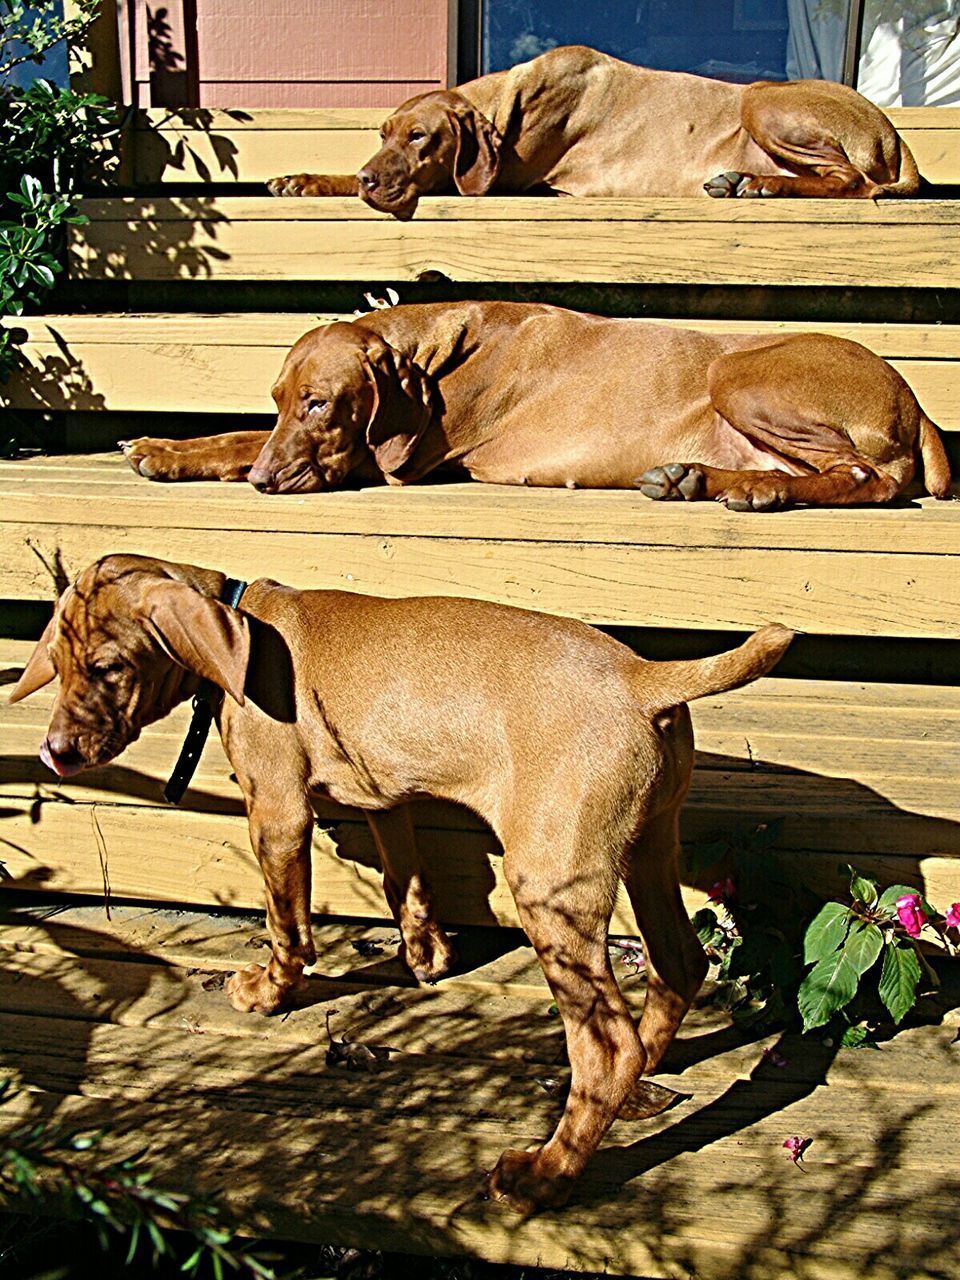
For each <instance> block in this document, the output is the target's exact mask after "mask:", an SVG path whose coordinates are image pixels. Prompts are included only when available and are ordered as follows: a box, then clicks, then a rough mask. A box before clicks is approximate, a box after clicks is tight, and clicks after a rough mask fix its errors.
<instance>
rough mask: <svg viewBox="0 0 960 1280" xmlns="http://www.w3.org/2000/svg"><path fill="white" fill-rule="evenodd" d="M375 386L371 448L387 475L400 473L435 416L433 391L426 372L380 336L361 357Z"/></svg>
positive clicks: (373, 338) (374, 337)
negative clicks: (395, 472)
mask: <svg viewBox="0 0 960 1280" xmlns="http://www.w3.org/2000/svg"><path fill="white" fill-rule="evenodd" d="M361 360H362V361H363V365H364V368H365V369H366V371H367V376H368V377H369V378H370V380H371V382H372V384H373V409H372V411H371V413H370V422H369V424H368V426H367V444H368V446H369V448H370V450H371V452H372V453H373V456H374V458H375V459H376V462H377V466H378V467H379V468H380V470H381V471H382V472H383V473H384V474H385V475H391V474H392V473H393V472H394V471H399V470H400V468H401V467H402V466H404V465H405V464H406V463H408V462H409V461H410V459H411V458H412V457H413V453H414V450H415V449H416V447H417V445H418V444H419V443H420V439H421V437H422V435H423V433H424V431H426V429H427V427H428V426H429V424H430V419H431V418H432V416H433V390H432V388H431V386H430V380H429V378H428V377H427V375H426V374H425V373H424V371H423V370H422V369H421V368H420V367H419V365H416V364H414V363H413V361H412V360H410V359H408V358H407V357H406V356H405V355H403V354H402V352H400V351H397V350H396V349H395V348H394V347H391V346H390V344H389V343H388V342H384V340H383V339H382V338H381V337H379V335H374V334H371V335H370V339H369V341H368V342H367V343H366V344H365V346H364V350H363V352H362V355H361Z"/></svg>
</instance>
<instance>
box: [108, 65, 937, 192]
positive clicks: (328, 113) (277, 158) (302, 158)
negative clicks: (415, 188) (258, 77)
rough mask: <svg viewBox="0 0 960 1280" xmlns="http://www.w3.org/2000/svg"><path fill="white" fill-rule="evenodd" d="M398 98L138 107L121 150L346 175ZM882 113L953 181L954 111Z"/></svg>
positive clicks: (222, 175) (168, 169)
mask: <svg viewBox="0 0 960 1280" xmlns="http://www.w3.org/2000/svg"><path fill="white" fill-rule="evenodd" d="M257 48H258V51H259V46H257ZM298 88H300V86H298ZM382 88H386V84H385V83H384V84H383V86H382ZM382 88H381V90H380V91H381V92H382ZM300 91H301V92H302V88H300ZM403 96H405V95H403V94H402V92H401V90H400V87H399V86H397V95H396V97H395V98H393V99H392V100H390V99H389V98H387V97H385V98H384V99H383V101H384V104H385V105H384V106H382V107H381V106H377V107H372V108H363V107H356V108H351V107H340V108H336V109H324V108H322V107H319V106H318V107H314V108H312V109H306V108H300V109H297V108H296V107H289V108H286V109H283V108H274V109H269V108H259V109H253V110H250V109H247V110H243V111H225V110H222V109H216V108H214V109H212V110H205V111H189V110H182V111H175V112H172V111H163V110H158V109H156V108H154V109H152V110H148V111H141V112H139V113H138V115H137V118H136V125H135V128H134V130H133V132H132V136H130V137H129V138H128V150H132V151H133V152H134V156H135V161H134V163H135V166H136V168H135V172H136V175H137V181H139V182H164V183H170V184H176V183H186V182H194V183H195V182H198V181H199V182H210V183H223V182H227V183H229V182H263V181H265V180H266V179H267V178H271V177H274V176H275V175H276V174H281V173H300V172H303V171H306V172H308V173H352V172H354V171H355V170H356V169H357V168H359V167H360V165H361V164H363V163H364V162H365V161H366V160H368V159H369V158H370V156H372V155H373V153H374V152H375V151H376V150H377V147H378V145H379V140H378V136H377V130H378V129H379V126H380V124H381V122H382V121H383V119H384V118H385V116H386V115H387V114H389V111H390V110H391V109H392V108H393V107H394V106H396V105H398V104H399V103H400V102H401V101H402V97H403ZM233 101H237V102H243V101H244V99H243V98H242V96H238V97H235V98H234V99H233ZM246 105H247V107H248V108H249V107H250V100H249V99H248V100H247V101H246ZM887 115H889V116H890V118H891V120H893V122H894V124H895V125H896V127H897V129H898V130H899V132H900V133H901V135H902V136H903V137H904V139H905V140H906V142H907V143H908V145H909V146H910V148H911V150H912V151H913V153H914V156H915V157H916V160H917V163H918V165H919V166H920V171H921V173H922V174H923V175H924V177H925V178H926V179H927V180H928V181H929V182H933V183H946V184H954V183H957V182H960V109H958V108H951V107H939V108H936V109H924V108H922V107H921V108H916V107H907V108H900V109H891V110H889V111H888V112H887ZM344 166H346V167H344ZM707 176H709V175H707Z"/></svg>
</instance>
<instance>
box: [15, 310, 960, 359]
mask: <svg viewBox="0 0 960 1280" xmlns="http://www.w3.org/2000/svg"><path fill="white" fill-rule="evenodd" d="M351 318H352V314H351V313H347V312H331V311H316V312H308V311H304V312H289V311H279V312H256V311H237V312H221V313H219V314H217V315H206V314H190V313H186V314H184V313H181V312H174V313H164V312H154V313H149V314H130V313H127V312H124V313H122V314H115V313H108V314H99V315H98V314H93V313H79V314H75V315H71V314H61V315H43V316H6V317H2V323H3V325H4V327H6V328H10V329H15V330H19V331H21V332H22V333H25V334H26V335H27V341H28V342H30V343H32V344H33V345H35V346H54V347H56V346H57V345H59V344H61V343H63V342H66V343H68V344H71V343H80V344H83V345H84V346H99V345H106V346H110V347H119V346H134V347H141V346H149V345H151V344H154V343H157V344H162V343H170V344H173V345H181V346H190V345H193V344H200V345H203V346H211V347H273V348H275V349H276V350H278V351H286V350H287V349H288V347H290V346H292V344H293V343H294V342H295V341H296V340H297V339H298V338H299V337H300V336H301V335H302V334H304V333H306V331H307V330H308V329H312V328H314V327H315V326H316V325H319V324H323V323H329V322H332V321H335V320H348V319H351ZM645 318H646V319H649V321H650V323H651V324H664V325H671V326H672V327H674V328H688V329H697V330H700V331H701V332H704V333H738V334H739V333H778V334H779V333H831V334H835V335H836V336H837V337H840V338H850V339H852V340H853V341H854V342H861V343H863V345H864V346H866V347H869V348H870V350H871V351H875V352H876V353H877V355H881V356H885V357H886V358H887V359H891V360H897V359H899V360H903V361H913V360H928V361H933V360H948V361H955V360H958V359H960V325H956V324H898V323H896V322H891V323H889V324H882V323H880V324H877V323H871V324H863V323H854V322H833V323H831V322H829V321H825V320H823V321H821V320H790V321H787V320H724V319H713V320H711V319H685V320H677V319H670V318H663V317H656V316H650V317H645Z"/></svg>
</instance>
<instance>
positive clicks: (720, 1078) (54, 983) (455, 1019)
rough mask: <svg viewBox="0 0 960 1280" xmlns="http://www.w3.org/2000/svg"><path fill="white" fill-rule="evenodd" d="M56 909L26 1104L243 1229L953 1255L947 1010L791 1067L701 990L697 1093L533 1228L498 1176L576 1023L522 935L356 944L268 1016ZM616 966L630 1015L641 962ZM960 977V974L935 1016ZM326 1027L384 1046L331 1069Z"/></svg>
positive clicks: (30, 993)
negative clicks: (214, 1203)
mask: <svg viewBox="0 0 960 1280" xmlns="http://www.w3.org/2000/svg"><path fill="white" fill-rule="evenodd" d="M217 927H218V926H217V925H216V924H215V923H213V922H211V925H210V934H211V936H214V934H215V933H216V928H217ZM39 928H40V930H41V932H46V934H47V937H48V939H49V941H50V943H51V944H55V945H53V946H52V947H51V952H52V953H53V954H52V955H50V956H48V957H47V958H46V959H44V958H43V956H42V955H41V954H40V953H41V951H42V948H38V949H37V950H38V956H39V960H38V962H37V966H36V973H35V976H33V977H32V978H28V979H24V978H22V977H21V978H20V979H19V980H16V982H15V985H13V986H9V987H8V988H7V990H8V992H9V993H12V996H15V999H14V998H12V997H11V998H8V999H5V1000H4V1007H5V1008H8V1009H10V1008H11V1007H15V1008H16V1009H17V1010H19V1011H20V1012H19V1013H9V1012H8V1014H7V1015H5V1016H4V1017H3V1020H2V1022H3V1024H4V1033H3V1035H0V1045H2V1049H0V1062H2V1065H3V1066H4V1067H5V1068H6V1069H7V1070H9V1069H11V1068H12V1069H13V1070H14V1071H15V1072H17V1073H18V1074H19V1076H20V1078H21V1079H22V1080H23V1081H24V1083H26V1084H28V1085H29V1086H30V1088H31V1089H32V1090H35V1091H36V1092H31V1093H30V1094H28V1095H24V1096H25V1097H26V1098H27V1101H28V1104H29V1109H28V1114H30V1115H32V1116H33V1117H34V1118H36V1117H38V1116H43V1117H44V1118H48V1119H50V1118H53V1119H58V1120H62V1121H64V1122H65V1123H68V1124H70V1125H74V1126H78V1127H83V1126H87V1127H90V1126H96V1127H100V1126H102V1125H104V1124H108V1125H109V1126H110V1127H111V1130H112V1135H113V1136H112V1137H111V1154H113V1153H114V1152H115V1151H129V1150H133V1149H138V1148H139V1147H141V1146H142V1145H143V1144H144V1142H145V1141H146V1142H149V1144H150V1161H151V1165H152V1166H153V1167H154V1168H155V1169H156V1180H157V1183H158V1185H168V1186H171V1187H176V1188H177V1189H190V1190H194V1191H196V1192H198V1193H202V1194H211V1195H213V1196H214V1198H216V1199H217V1200H218V1201H220V1202H221V1203H223V1204H224V1207H225V1213H226V1216H227V1217H228V1219H230V1220H233V1221H236V1222H239V1223H242V1224H243V1226H244V1228H245V1229H246V1230H249V1231H253V1232H255V1233H260V1234H266V1235H270V1234H275V1235H280V1236H284V1237H289V1238H293V1239H313V1240H328V1241H333V1242H337V1243H345V1244H353V1245H357V1246H359V1247H366V1248H370V1247H377V1248H382V1249H399V1250H406V1251H414V1252H417V1251H421V1252H425V1253H432V1254H441V1255H442V1254H458V1253H478V1254H479V1255H480V1256H485V1257H488V1258H491V1259H494V1260H498V1261H518V1262H523V1263H527V1264H529V1263H533V1262H540V1263H542V1264H543V1265H551V1266H569V1267H573V1268H596V1269H611V1270H614V1271H616V1270H622V1271H630V1272H633V1273H635V1274H644V1275H666V1276H679V1275H689V1274H691V1273H695V1274H697V1275H698V1276H699V1275H703V1276H707V1275H709V1276H713V1277H718V1278H721V1277H722V1278H723V1280H735V1278H737V1280H738V1278H739V1277H756V1278H757V1280H760V1278H761V1277H767V1276H769V1275H771V1274H780V1273H786V1272H788V1271H789V1274H796V1275H799V1276H805V1275H810V1276H811V1277H812V1276H815V1275H822V1274H823V1271H822V1268H823V1266H824V1265H825V1264H829V1263H830V1262H831V1260H835V1261H836V1262H837V1263H843V1265H842V1266H841V1267H840V1270H839V1272H838V1274H851V1273H853V1274H856V1273H857V1271H858V1269H859V1270H860V1274H869V1275H871V1276H877V1277H882V1278H884V1280H886V1277H890V1280H894V1278H895V1277H896V1278H902V1280H906V1278H907V1277H918V1276H930V1277H943V1278H944V1280H946V1277H947V1276H948V1274H949V1268H948V1266H947V1265H942V1264H941V1261H940V1260H941V1259H949V1258H950V1256H951V1251H952V1250H953V1249H954V1248H955V1246H956V1243H957V1241H958V1230H960V1224H958V1223H957V1222H956V1220H955V1214H954V1213H953V1210H952V1207H951V1206H952V1205H954V1204H955V1202H956V1196H957V1194H958V1193H960V1178H957V1177H955V1176H953V1175H952V1174H951V1173H950V1151H951V1147H950V1143H951V1140H952V1139H951V1136H950V1133H951V1124H952V1121H951V1119H950V1117H951V1116H952V1115H953V1110H952V1108H951V1104H950V1097H951V1096H952V1097H954V1098H955V1095H956V1086H955V1078H954V1081H953V1083H951V1076H950V1073H951V1072H952V1073H955V1071H956V1057H955V1055H956V1052H957V1049H956V1047H955V1046H951V1045H950V1042H949V1035H950V1034H951V1028H950V1027H937V1028H935V1029H934V1031H933V1032H932V1038H931V1037H930V1036H926V1038H924V1039H922V1041H921V1040H919V1039H917V1037H918V1036H920V1035H925V1033H923V1032H922V1029H916V1028H912V1029H910V1030H907V1031H904V1032H901V1033H899V1034H898V1035H897V1036H895V1037H893V1038H892V1039H891V1041H890V1042H889V1043H888V1044H884V1045H883V1047H882V1048H881V1050H880V1051H879V1052H874V1053H869V1052H860V1053H850V1052H847V1053H845V1054H843V1055H841V1056H840V1057H839V1058H838V1057H837V1055H836V1050H835V1049H833V1048H830V1047H828V1046H826V1045H824V1044H823V1043H821V1042H820V1041H819V1040H817V1039H816V1038H815V1037H814V1038H811V1037H806V1038H801V1037H799V1036H796V1035H790V1036H784V1037H781V1038H780V1039H779V1041H778V1047H779V1049H780V1051H781V1052H782V1053H783V1055H784V1057H786V1058H787V1061H788V1065H787V1067H786V1068H785V1069H779V1068H777V1067H775V1066H774V1065H772V1063H771V1061H770V1059H769V1058H768V1057H764V1056H763V1054H762V1049H761V1044H760V1043H758V1042H757V1041H755V1040H754V1041H752V1042H751V1039H750V1037H749V1036H747V1037H744V1036H743V1035H741V1034H739V1033H738V1032H735V1031H733V1030H732V1029H731V1028H730V1027H729V1026H728V1025H727V1024H726V1020H725V1017H724V1015H722V1014H721V1013H720V1012H719V1011H718V1010H717V1009H715V1008H712V1007H710V1006H709V1005H701V1006H700V1007H698V1008H695V1009H694V1010H693V1011H692V1012H691V1014H690V1015H689V1017H688V1021H687V1023H686V1024H685V1028H684V1031H685V1034H684V1035H683V1038H682V1040H681V1041H679V1042H678V1043H677V1045H676V1049H675V1051H672V1052H671V1055H670V1056H668V1058H667V1060H666V1062H665V1063H664V1066H663V1074H662V1075H661V1074H658V1079H659V1080H662V1081H663V1082H664V1083H666V1084H668V1085H669V1086H670V1087H672V1088H676V1089H679V1090H681V1091H683V1092H684V1093H685V1094H689V1095H692V1096H691V1097H690V1098H689V1099H688V1100H687V1101H685V1102H683V1103H681V1105H680V1106H678V1107H676V1108H674V1109H673V1110H671V1111H669V1112H667V1113H665V1114H664V1115H662V1116H660V1117H658V1118H656V1119H655V1120H652V1121H644V1122H623V1121H621V1122H618V1123H617V1124H616V1125H615V1126H614V1128H613V1129H612V1130H611V1133H610V1134H609V1135H608V1137H607V1140H606V1142H605V1144H604V1146H603V1148H602V1149H601V1151H600V1152H599V1153H598V1154H597V1155H596V1156H595V1158H594V1160H593V1162H592V1164H591V1165H590V1167H589V1168H588V1170H587V1173H586V1174H585V1175H584V1177H583V1179H582V1181H581V1182H580V1183H579V1184H578V1185H577V1187H576V1188H575V1190H574V1193H573V1196H572V1198H571V1201H570V1203H569V1205H568V1206H567V1208H566V1209H564V1210H561V1211H556V1212H551V1213H547V1214H543V1215H541V1216H539V1217H536V1218H533V1219H530V1220H527V1221H524V1220H521V1219H520V1218H518V1217H517V1216H516V1215H513V1214H511V1213H510V1212H509V1211H506V1210H504V1209H503V1208H502V1207H500V1206H498V1205H495V1204H492V1203H490V1202H487V1201H485V1200H483V1199H482V1198H481V1197H480V1193H481V1190H482V1185H483V1184H482V1174H483V1170H485V1169H488V1168H490V1167H491V1166H492V1165H493V1163H494V1162H495V1161H496V1158H497V1156H498V1155H499V1152H500V1151H501V1150H502V1149H503V1148H504V1147H505V1146H510V1147H518V1148H524V1147H526V1146H528V1145H530V1144H531V1143H534V1142H537V1141H542V1140H543V1138H544V1137H545V1136H546V1135H547V1134H548V1133H549V1132H550V1130H551V1129H552V1127H553V1125H554V1124H555V1122H556V1119H557V1117H558V1113H559V1109H560V1105H561V1096H562V1093H563V1087H562V1086H563V1081H564V1080H565V1078H566V1072H565V1069H564V1066H563V1063H562V1050H561V1033H560V1027H559V1025H558V1022H557V1020H556V1019H555V1018H552V1017H551V1016H550V1011H549V1006H548V1004H547V1001H548V1000H549V994H548V992H547V989H546V987H545V986H542V985H541V986H540V987H539V988H538V989H534V984H535V975H534V974H533V973H532V970H531V965H532V954H531V952H530V950H529V949H528V948H521V949H519V950H518V951H516V952H511V953H509V954H508V955H507V956H501V957H500V958H499V959H494V960H493V961H492V962H486V963H484V962H481V964H480V966H479V968H477V969H476V970H475V971H473V972H472V973H471V974H470V975H469V976H470V978H471V981H470V982H466V983H464V982H461V983H459V984H457V983H456V982H446V983H440V984H438V985H437V986H436V987H434V988H430V989H422V988H415V987H411V986H410V984H409V980H408V979H401V978H400V977H399V976H398V971H397V969H396V967H395V965H394V964H393V963H392V962H391V960H390V959H389V958H384V959H383V960H376V961H375V962H374V963H373V964H370V963H369V962H368V960H367V959H365V958H363V957H361V956H358V957H357V958H356V959H355V960H354V961H353V962H348V963H346V964H345V965H344V966H342V969H343V971H342V972H341V973H340V975H339V976H337V977H330V978H318V979H311V980H310V983H309V985H308V989H307V991H306V992H305V993H304V997H303V999H301V1000H300V1001H298V1003H297V1005H296V1006H295V1008H294V1009H293V1010H292V1011H291V1012H290V1013H288V1014H286V1015H282V1016H278V1017H274V1018H270V1019H263V1018H259V1017H257V1016H251V1015H242V1014H237V1013H235V1012H234V1011H233V1010H232V1009H231V1008H230V1006H229V1004H228V1002H227V1000H226V997H225V995H224V994H223V992H222V991H221V990H219V989H217V984H216V983H215V982H212V981H211V979H210V978H208V977H207V976H206V975H207V974H208V973H209V970H208V969H205V968H202V967H201V968H200V969H199V970H194V969H190V968H185V967H184V963H185V962H181V963H180V964H179V965H173V964H171V963H170V962H169V961H168V960H166V959H164V958H163V956H162V955H154V954H152V949H151V947H150V946H149V945H146V946H143V947H141V948H139V949H136V950H134V949H133V948H130V949H126V948H125V946H124V944H122V943H121V944H118V943H117V940H116V938H115V936H114V935H113V934H108V933H107V932H104V933H103V934H102V936H97V931H96V930H93V929H78V928H76V927H75V926H70V927H69V928H64V927H63V926H61V925H59V924H58V921H57V917H56V915H52V916H49V917H48V918H46V919H43V920H41V921H40V922H39ZM98 957H99V958H98ZM229 958H230V957H229V956H226V955H225V956H224V957H223V960H224V961H226V960H228V959H229ZM246 958H249V955H248V956H247V957H246ZM198 963H200V962H198ZM23 967H24V966H18V968H23ZM25 967H26V968H27V969H29V963H28V964H27V965H26V966H25ZM333 967H334V966H331V968H333ZM391 975H392V976H391ZM361 979H365V981H361ZM24 981H29V982H32V983H33V986H32V988H31V987H24V985H23V983H24ZM484 984H486V987H485V986H484ZM622 985H623V986H624V987H625V988H626V991H627V994H628V998H629V1001H630V1004H631V1007H633V1008H634V1009H636V1008H637V1007H638V1004H639V997H640V995H641V994H642V990H643V983H642V981H640V980H632V979H631V978H629V977H628V978H627V979H626V980H623V981H622ZM494 988H495V989H494ZM511 993H512V994H511ZM958 997H960V982H958V979H957V975H954V977H953V979H952V982H951V983H948V989H947V991H946V992H945V996H944V999H943V1001H942V1002H941V1005H940V1006H939V1007H938V1008H937V1009H936V1010H935V1011H934V1015H933V1018H934V1023H936V1022H937V1021H938V1020H939V1019H940V1017H942V1014H943V1011H944V1009H945V1008H946V1007H948V1006H950V1005H955V1004H957V1003H960V998H958ZM30 1007H34V1008H35V1009H36V1011H37V1012H36V1015H35V1016H27V1015H26V1013H25V1011H26V1010H27V1009H29V1008H30ZM328 1015H329V1022H328ZM328 1032H329V1034H330V1035H332V1037H333V1038H334V1039H338V1040H341V1041H342V1040H344V1039H348V1040H349V1041H350V1042H351V1043H354V1044H357V1045H360V1046H364V1047H365V1048H367V1049H368V1050H369V1056H368V1057H366V1058H365V1057H363V1056H362V1055H360V1056H359V1057H358V1058H357V1059H356V1060H355V1062H354V1065H353V1066H352V1067H351V1066H345V1065H343V1063H342V1061H341V1062H340V1063H339V1064H337V1063H332V1062H331V1061H329V1060H328V1057H327V1050H328V1046H329V1038H328ZM911 1038H913V1040H912V1039H911ZM911 1044H913V1047H912V1048H911ZM558 1081H559V1082H560V1088H559V1089H558V1088H557V1082H558ZM825 1083H827V1084H828V1086H829V1087H826V1088H825V1087H824V1085H825ZM558 1095H559V1096H558ZM3 1120H4V1117H3V1115H2V1113H0V1124H2V1123H3ZM797 1132H800V1133H803V1134H804V1135H805V1136H810V1137H812V1138H813V1146H812V1148H811V1150H810V1153H809V1155H808V1157H807V1168H806V1169H805V1170H804V1169H799V1168H796V1167H795V1166H793V1165H792V1164H791V1163H790V1161H789V1160H788V1159H787V1157H786V1153H785V1152H784V1151H783V1150H782V1147H781V1143H782V1141H783V1140H784V1139H785V1138H786V1137H788V1136H790V1135H791V1134H793V1133H797Z"/></svg>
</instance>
